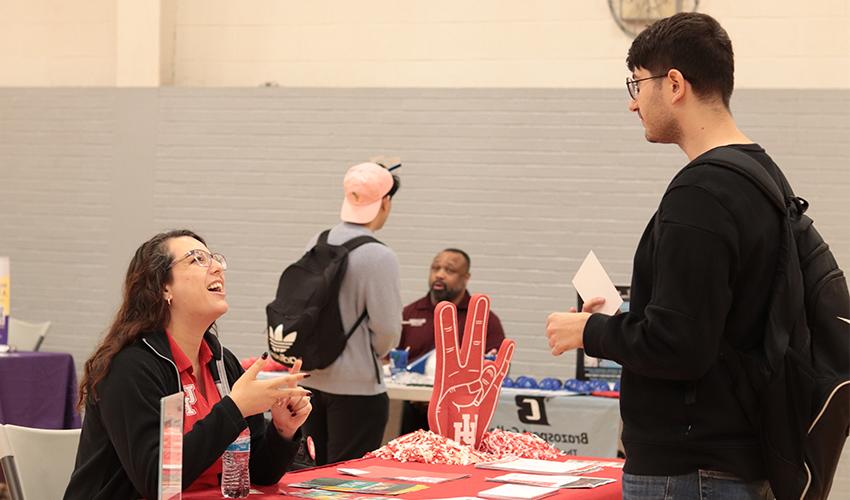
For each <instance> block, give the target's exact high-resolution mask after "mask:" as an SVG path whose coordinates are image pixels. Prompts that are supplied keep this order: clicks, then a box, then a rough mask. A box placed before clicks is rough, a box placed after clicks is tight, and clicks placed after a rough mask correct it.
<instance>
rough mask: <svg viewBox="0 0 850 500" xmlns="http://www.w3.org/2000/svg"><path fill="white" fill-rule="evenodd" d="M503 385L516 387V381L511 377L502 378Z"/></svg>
mask: <svg viewBox="0 0 850 500" xmlns="http://www.w3.org/2000/svg"><path fill="white" fill-rule="evenodd" d="M502 387H514V381H513V379H511V378H510V377H505V378H503V379H502Z"/></svg>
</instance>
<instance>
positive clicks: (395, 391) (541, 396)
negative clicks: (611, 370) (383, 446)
mask: <svg viewBox="0 0 850 500" xmlns="http://www.w3.org/2000/svg"><path fill="white" fill-rule="evenodd" d="M431 391H432V387H430V386H409V385H402V384H396V383H394V382H389V381H388V382H387V395H388V396H389V398H390V418H389V422H387V428H386V431H385V432H384V442H385V443H386V442H387V441H389V440H391V439H394V438H396V437H398V435H399V432H400V429H401V407H402V402H403V401H426V402H427V401H429V400H430V399H431ZM490 427H491V428H498V429H502V430H506V431H512V432H531V433H534V434H537V435H538V436H540V437H542V438H543V439H545V440H546V441H548V442H550V443H551V444H552V445H554V446H556V447H557V448H558V449H560V450H562V451H563V452H564V453H567V454H568V455H586V456H595V457H616V456H617V451H618V449H619V439H618V438H619V434H620V432H619V430H620V405H619V400H618V399H612V398H601V397H595V396H578V395H570V393H565V392H563V391H543V390H529V389H516V388H508V387H503V388H502V391H501V393H500V394H499V403H498V404H497V405H496V412H495V413H494V414H493V420H492V421H491V422H490Z"/></svg>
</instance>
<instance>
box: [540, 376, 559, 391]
mask: <svg viewBox="0 0 850 500" xmlns="http://www.w3.org/2000/svg"><path fill="white" fill-rule="evenodd" d="M561 385H562V384H561V381H560V380H558V379H556V378H552V377H546V378H544V379H543V380H541V381H540V384H539V386H540V388H541V389H546V390H547V391H557V390H559V389H560V388H561Z"/></svg>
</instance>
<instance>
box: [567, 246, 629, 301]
mask: <svg viewBox="0 0 850 500" xmlns="http://www.w3.org/2000/svg"><path fill="white" fill-rule="evenodd" d="M573 286H574V287H575V288H576V292H578V294H579V295H581V299H582V300H583V301H585V302H587V301H588V300H590V299H592V298H594V297H604V298H605V304H603V305H602V307H601V308H600V309H599V310H598V311H597V312H601V313H603V314H607V315H609V316H610V315H613V314H614V313H616V312H617V311H619V310H620V306H621V305H622V304H623V298H622V297H620V292H618V291H617V288H616V287H614V282H612V281H611V278H610V277H608V273H606V272H605V269H604V268H603V267H602V264H601V263H600V262H599V259H597V258H596V254H595V253H593V250H591V251H590V253H588V254H587V257H585V259H584V262H582V264H581V267H580V268H579V269H578V272H577V273H576V275H575V276H573Z"/></svg>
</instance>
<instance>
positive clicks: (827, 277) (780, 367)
mask: <svg viewBox="0 0 850 500" xmlns="http://www.w3.org/2000/svg"><path fill="white" fill-rule="evenodd" d="M700 163H707V164H711V165H718V166H722V167H726V168H730V169H732V170H734V171H735V172H738V173H739V174H741V175H743V176H744V177H746V178H747V179H748V180H749V181H750V182H752V183H753V184H755V185H756V186H757V187H758V188H759V189H760V190H761V191H762V192H763V193H764V194H765V195H766V196H767V198H768V199H769V200H770V202H771V204H772V205H774V206H775V207H776V209H777V212H778V213H779V216H781V217H782V218H783V219H784V220H785V221H786V223H785V224H783V225H782V235H781V241H780V248H779V262H778V269H777V275H776V278H775V279H774V285H773V287H772V289H771V290H770V293H771V294H772V297H771V300H770V305H769V311H768V317H767V324H766V328H765V337H764V343H763V345H762V346H761V347H759V348H758V349H756V350H755V351H753V352H742V351H739V350H737V349H734V348H732V347H731V345H729V344H728V342H724V345H723V347H722V349H721V357H722V358H723V360H724V361H725V362H726V364H727V366H729V368H730V371H731V372H732V373H733V376H735V377H736V378H737V379H738V380H739V381H740V382H742V383H737V384H736V389H737V390H738V397H739V399H740V400H741V403H742V405H743V407H744V408H745V410H747V412H748V414H749V416H750V420H751V421H752V423H753V425H754V426H755V428H756V430H757V432H758V435H759V440H760V442H761V446H762V452H763V456H764V460H765V466H766V468H767V475H768V479H769V480H770V485H771V489H772V490H773V494H774V495H775V496H776V498H778V499H779V500H784V499H821V498H826V497H827V495H828V494H829V490H830V487H831V486H832V478H833V476H834V475H835V469H836V467H837V465H838V460H839V458H840V456H841V449H842V448H843V446H844V442H845V441H846V439H847V435H848V430H849V429H850V324H848V323H846V322H845V321H842V320H841V319H839V318H848V317H850V295H848V291H847V282H846V280H845V278H844V273H843V272H842V271H841V269H839V268H838V264H837V263H836V261H835V258H834V257H833V255H832V252H831V251H830V250H829V246H828V245H827V244H826V243H825V242H824V241H823V238H822V237H821V235H820V234H818V232H817V231H816V230H815V228H814V226H813V225H812V219H810V218H809V217H808V216H806V215H804V213H805V211H806V209H807V208H808V202H806V200H804V199H802V198H798V197H796V196H795V195H794V193H793V191H792V190H791V186H790V185H789V184H788V181H787V180H786V179H785V177H784V176H783V175H782V173H781V172H778V176H779V178H778V179H776V180H775V179H774V178H773V177H771V176H770V174H768V173H767V171H766V170H765V169H764V168H763V167H762V166H761V165H760V164H759V163H758V162H757V161H756V160H754V159H753V158H751V157H750V156H749V155H747V154H746V153H743V152H741V151H738V150H736V149H734V148H731V147H722V148H717V149H715V150H713V151H711V152H709V153H707V154H706V155H704V156H703V157H701V158H700ZM746 382H748V383H746Z"/></svg>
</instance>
